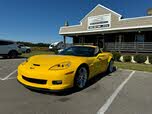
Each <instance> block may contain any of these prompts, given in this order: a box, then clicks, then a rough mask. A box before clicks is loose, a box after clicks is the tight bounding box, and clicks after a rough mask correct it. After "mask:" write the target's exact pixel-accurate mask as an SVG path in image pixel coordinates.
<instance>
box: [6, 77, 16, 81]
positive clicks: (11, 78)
mask: <svg viewBox="0 0 152 114" xmlns="http://www.w3.org/2000/svg"><path fill="white" fill-rule="evenodd" d="M16 78H17V77H10V78H7V79H6V80H13V79H16Z"/></svg>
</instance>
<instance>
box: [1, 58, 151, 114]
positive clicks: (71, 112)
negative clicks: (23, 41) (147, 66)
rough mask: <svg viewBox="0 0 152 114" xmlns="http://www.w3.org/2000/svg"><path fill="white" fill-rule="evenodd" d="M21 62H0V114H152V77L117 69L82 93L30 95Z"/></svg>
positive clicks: (142, 73)
mask: <svg viewBox="0 0 152 114" xmlns="http://www.w3.org/2000/svg"><path fill="white" fill-rule="evenodd" d="M24 60H25V59H24V58H20V59H0V114H42V113H43V114H96V113H98V114H151V113H152V108H151V105H152V73H147V72H140V71H130V70H121V69H119V68H118V69H117V70H116V71H115V72H113V73H112V74H108V75H107V74H100V75H98V76H97V77H96V78H94V79H92V80H90V82H89V84H88V86H87V87H86V88H85V89H83V90H81V91H72V90H70V91H69V92H66V93H65V94H64V93H61V94H55V93H42V92H34V91H31V90H29V89H27V88H25V87H24V86H22V85H21V84H20V83H18V82H17V80H16V76H17V70H16V69H17V66H18V65H19V64H20V63H21V62H22V61H24Z"/></svg>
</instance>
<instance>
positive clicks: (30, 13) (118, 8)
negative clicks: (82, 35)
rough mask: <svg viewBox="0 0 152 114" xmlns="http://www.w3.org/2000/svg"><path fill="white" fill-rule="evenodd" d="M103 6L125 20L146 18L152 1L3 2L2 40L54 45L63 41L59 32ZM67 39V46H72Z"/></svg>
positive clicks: (0, 2)
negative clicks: (68, 44)
mask: <svg viewBox="0 0 152 114" xmlns="http://www.w3.org/2000/svg"><path fill="white" fill-rule="evenodd" d="M98 4H101V5H103V6H106V7H108V8H109V9H112V10H114V11H115V12H117V13H119V14H121V15H122V16H123V17H124V18H129V17H139V16H145V15H146V12H147V9H148V8H152V1H151V0H0V39H9V40H15V41H27V42H33V43H39V42H42V43H52V42H55V41H62V40H63V36H61V35H59V29H60V27H61V26H63V25H64V23H65V21H68V23H69V25H77V24H79V22H80V20H81V19H82V18H83V17H84V16H85V15H86V14H87V13H89V12H90V11H91V10H92V9H93V8H94V7H95V6H96V5H98ZM71 41H72V40H71V38H68V42H71Z"/></svg>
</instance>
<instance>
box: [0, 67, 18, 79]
mask: <svg viewBox="0 0 152 114" xmlns="http://www.w3.org/2000/svg"><path fill="white" fill-rule="evenodd" d="M16 72H17V69H16V70H14V71H13V72H11V73H10V74H9V75H7V76H6V77H5V78H3V79H1V80H7V79H8V78H9V77H10V76H11V75H13V74H14V73H16Z"/></svg>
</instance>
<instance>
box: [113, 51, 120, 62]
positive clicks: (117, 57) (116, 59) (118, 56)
mask: <svg viewBox="0 0 152 114" xmlns="http://www.w3.org/2000/svg"><path fill="white" fill-rule="evenodd" d="M112 54H113V57H114V60H115V61H120V57H121V54H120V53H119V52H112Z"/></svg>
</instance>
